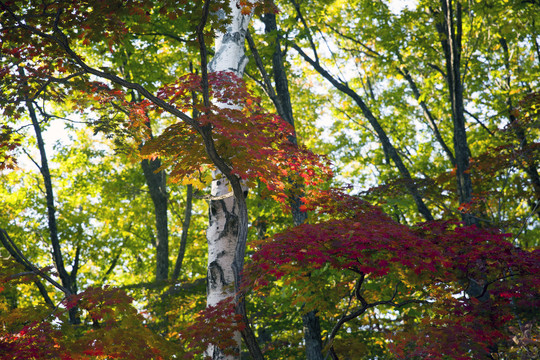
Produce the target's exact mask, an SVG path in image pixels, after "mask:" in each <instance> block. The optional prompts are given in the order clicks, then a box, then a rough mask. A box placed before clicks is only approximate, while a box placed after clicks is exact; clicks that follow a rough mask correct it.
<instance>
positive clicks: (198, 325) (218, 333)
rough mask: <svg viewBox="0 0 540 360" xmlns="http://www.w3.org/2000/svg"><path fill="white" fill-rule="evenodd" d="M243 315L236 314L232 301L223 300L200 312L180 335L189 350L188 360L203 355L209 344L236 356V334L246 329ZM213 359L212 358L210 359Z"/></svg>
mask: <svg viewBox="0 0 540 360" xmlns="http://www.w3.org/2000/svg"><path fill="white" fill-rule="evenodd" d="M244 326H245V325H244V324H243V323H242V315H239V314H236V311H235V304H234V302H233V301H231V300H222V301H221V302H219V303H218V304H216V305H215V306H208V307H206V308H205V309H204V310H202V311H200V312H199V315H198V316H197V318H196V319H195V320H194V322H193V324H192V325H191V326H188V327H186V328H185V329H183V330H182V331H181V333H180V339H181V340H182V342H183V344H184V346H185V347H187V348H188V349H189V352H187V353H186V356H187V358H189V359H191V358H193V357H195V356H196V355H200V354H203V353H204V352H205V351H206V350H207V347H208V344H213V345H215V346H218V347H219V349H221V351H223V353H224V354H229V355H235V354H237V353H238V351H239V350H240V349H238V348H236V341H235V340H234V334H235V333H237V332H240V331H242V330H243V329H244ZM210 359H211V357H210Z"/></svg>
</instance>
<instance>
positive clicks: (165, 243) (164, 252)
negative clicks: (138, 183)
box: [141, 159, 169, 281]
mask: <svg viewBox="0 0 540 360" xmlns="http://www.w3.org/2000/svg"><path fill="white" fill-rule="evenodd" d="M160 166H161V160H160V159H155V160H147V159H144V160H143V161H141V167H142V169H143V173H144V177H145V179H146V184H147V185H148V191H149V192H150V197H151V198H152V202H153V203H154V212H155V222H156V233H157V234H156V235H157V240H156V281H165V280H167V278H168V275H169V228H168V225H167V222H168V219H167V218H168V216H167V201H168V196H167V188H166V176H165V172H164V171H160V172H157V173H156V170H157V169H159V168H160Z"/></svg>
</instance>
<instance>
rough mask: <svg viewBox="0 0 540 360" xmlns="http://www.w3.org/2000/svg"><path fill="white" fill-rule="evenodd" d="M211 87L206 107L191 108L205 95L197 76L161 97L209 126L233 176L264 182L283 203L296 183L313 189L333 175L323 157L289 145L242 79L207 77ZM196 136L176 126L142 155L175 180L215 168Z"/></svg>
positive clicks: (285, 129)
mask: <svg viewBox="0 0 540 360" xmlns="http://www.w3.org/2000/svg"><path fill="white" fill-rule="evenodd" d="M208 82H209V93H210V96H211V98H212V104H211V105H210V106H209V107H208V108H207V107H205V106H204V105H203V104H201V103H195V104H193V98H192V93H200V92H201V79H200V77H199V76H198V75H194V74H190V75H186V76H184V77H182V78H181V79H179V80H178V81H177V82H176V83H175V84H173V85H170V86H167V87H165V88H163V89H161V90H160V92H159V93H158V94H159V96H160V97H161V98H162V99H166V100H167V101H168V102H169V103H171V104H174V105H175V106H176V107H177V108H179V109H182V110H183V111H187V110H188V109H191V108H192V107H194V108H195V109H196V110H197V111H198V113H199V114H200V116H199V117H198V118H197V119H196V120H197V122H198V125H199V126H200V127H208V126H209V127H211V129H212V137H213V139H214V142H215V146H216V149H217V150H218V153H219V154H220V156H221V157H222V158H223V159H224V160H225V161H226V163H227V164H228V165H229V166H230V168H231V171H232V173H233V174H236V175H237V176H239V177H240V178H242V179H244V180H248V181H249V180H253V179H260V180H261V181H262V182H263V183H265V184H266V185H267V187H268V190H270V191H271V192H273V193H278V196H277V197H276V198H277V199H278V200H281V201H283V199H284V198H285V196H284V194H285V192H286V190H287V189H289V188H290V187H291V185H290V184H291V183H292V180H298V181H300V180H301V181H302V182H303V183H304V184H307V185H315V184H317V183H319V182H320V181H322V180H323V179H324V178H325V176H327V175H329V174H330V170H329V169H328V167H327V166H326V164H325V161H324V159H323V158H322V157H320V156H317V155H315V154H313V153H311V152H310V151H308V150H307V149H305V148H302V147H298V146H296V145H294V144H293V143H292V142H290V141H289V140H288V137H289V136H290V135H292V131H293V129H292V127H291V126H290V125H289V124H288V123H287V122H285V121H283V120H282V119H281V118H279V117H277V116H275V115H273V114H268V113H266V112H265V111H264V109H263V108H262V107H261V106H260V105H259V104H260V100H259V99H257V98H256V97H254V96H252V95H251V94H250V93H249V92H248V90H247V89H246V86H245V84H244V82H243V80H242V79H240V78H238V77H237V76H235V75H234V74H232V73H228V72H217V73H211V74H209V78H208ZM197 131H198V130H197V129H194V128H193V127H191V126H190V125H188V124H186V123H184V122H178V123H175V124H173V125H171V126H169V127H168V128H167V129H166V130H165V131H164V132H163V133H162V134H161V135H160V136H158V137H156V138H154V139H152V140H151V141H149V142H148V143H147V144H146V145H145V146H144V147H143V149H142V154H143V155H145V156H147V157H156V156H159V157H162V158H163V159H165V165H164V166H170V165H172V172H171V175H172V176H173V177H176V178H182V177H184V176H187V175H190V174H192V173H194V172H196V171H198V170H199V169H200V168H201V167H202V166H204V165H209V164H211V161H210V160H209V159H208V158H207V156H206V151H205V148H204V146H203V144H202V140H201V139H200V138H199V136H198V134H197Z"/></svg>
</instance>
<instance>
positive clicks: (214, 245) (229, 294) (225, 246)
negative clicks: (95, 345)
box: [206, 0, 251, 360]
mask: <svg viewBox="0 0 540 360" xmlns="http://www.w3.org/2000/svg"><path fill="white" fill-rule="evenodd" d="M229 6H230V7H231V10H232V11H231V13H230V15H229V16H230V19H229V20H230V21H229V23H228V25H227V29H226V31H225V32H224V33H223V34H220V35H219V36H218V39H217V40H216V54H215V56H214V58H213V59H212V61H211V62H210V64H209V65H208V71H209V72H218V71H228V72H232V73H234V74H235V75H237V76H239V77H242V75H243V73H244V68H245V66H246V64H247V61H248V59H247V57H246V56H245V54H244V40H245V36H246V32H247V27H248V24H249V21H250V19H251V15H242V13H241V8H240V5H239V4H238V1H237V0H231V1H230V2H229ZM221 16H225V13H224V12H222V13H221ZM218 106H219V104H218ZM221 106H222V107H226V106H228V105H225V104H221ZM229 106H230V105H229ZM213 178H214V179H213V181H212V190H211V195H212V198H213V199H215V200H211V201H210V206H209V214H208V218H209V225H208V229H207V232H206V237H207V241H208V273H207V306H214V305H216V304H218V303H219V302H220V301H223V300H236V298H235V297H236V294H237V290H238V286H239V274H240V271H241V270H242V266H243V262H244V258H243V257H244V252H245V238H246V236H247V210H246V207H245V199H244V198H243V197H244V192H245V190H244V191H241V193H240V194H238V191H234V193H235V194H234V195H236V196H233V189H232V188H234V187H235V186H234V185H236V184H230V183H229V181H228V180H227V178H226V177H225V176H224V175H223V174H222V173H221V172H220V171H214V174H213ZM231 185H232V186H231ZM238 195H240V196H238ZM234 340H235V341H236V344H237V348H238V349H237V350H238V351H236V354H237V355H234V356H233V355H225V354H223V352H222V351H221V349H219V348H218V347H217V346H215V345H210V346H209V348H208V350H207V354H206V355H207V356H210V357H212V359H216V360H217V359H220V360H221V359H226V360H234V359H240V345H241V334H240V333H239V332H238V333H236V334H235V335H234Z"/></svg>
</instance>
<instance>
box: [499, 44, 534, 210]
mask: <svg viewBox="0 0 540 360" xmlns="http://www.w3.org/2000/svg"><path fill="white" fill-rule="evenodd" d="M499 42H500V44H501V46H502V49H503V54H504V65H505V67H506V86H507V88H508V96H507V98H506V105H507V106H508V120H509V121H510V124H512V125H514V133H515V134H516V137H517V139H518V141H519V148H520V150H522V151H523V152H524V153H526V149H527V146H528V141H527V136H526V135H525V131H524V130H523V128H522V127H521V126H520V124H519V123H518V122H517V119H516V117H515V116H514V114H513V110H514V106H513V104H512V96H511V95H510V90H511V86H512V77H511V69H510V53H509V51H508V43H507V42H506V39H505V38H504V37H503V36H501V38H500V39H499ZM524 160H525V161H524V162H523V164H522V163H520V164H519V165H518V166H521V167H522V168H523V170H524V171H525V173H526V174H527V176H528V177H529V180H530V181H531V185H532V188H533V197H534V199H533V201H531V202H530V206H531V208H532V210H533V211H534V212H535V213H536V215H537V216H538V217H540V206H539V204H540V175H539V174H538V169H537V165H536V161H535V159H534V158H531V157H530V156H527V157H526V158H525V159H524Z"/></svg>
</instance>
